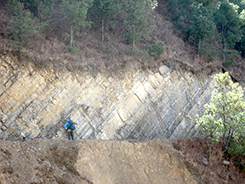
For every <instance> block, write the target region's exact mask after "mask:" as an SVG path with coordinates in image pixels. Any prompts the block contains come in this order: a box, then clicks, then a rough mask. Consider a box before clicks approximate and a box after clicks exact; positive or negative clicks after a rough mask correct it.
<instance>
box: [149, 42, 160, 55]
mask: <svg viewBox="0 0 245 184" xmlns="http://www.w3.org/2000/svg"><path fill="white" fill-rule="evenodd" d="M146 51H147V52H148V53H149V55H150V56H154V57H159V56H160V55H161V54H162V53H163V44H162V43H157V44H151V45H147V46H146Z"/></svg>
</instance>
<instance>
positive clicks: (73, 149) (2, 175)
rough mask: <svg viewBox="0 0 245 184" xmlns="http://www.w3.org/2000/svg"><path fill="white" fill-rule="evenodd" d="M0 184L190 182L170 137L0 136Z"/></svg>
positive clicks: (189, 177) (181, 158)
mask: <svg viewBox="0 0 245 184" xmlns="http://www.w3.org/2000/svg"><path fill="white" fill-rule="evenodd" d="M0 183H1V184H9V183H18V184H25V183H28V184H29V183H33V184H34V183H36V184H37V183H45V184H47V183H49V184H53V183H59V184H60V183H69V184H71V183H77V184H91V183H93V184H116V183H118V184H125V183H128V184H134V183H141V184H142V183H154V184H156V183H162V184H165V183H166V184H171V183H178V184H182V183H183V184H184V183H188V184H192V183H193V184H194V183H197V181H196V179H195V177H194V176H192V175H191V173H190V172H189V170H188V169H187V167H186V165H185V163H184V160H183V156H182V155H181V153H180V152H179V151H177V150H175V149H174V148H173V147H172V146H171V144H170V143H169V142H166V141H163V140H154V141H150V142H143V143H130V142H113V141H67V140H31V141H25V142H9V141H0Z"/></svg>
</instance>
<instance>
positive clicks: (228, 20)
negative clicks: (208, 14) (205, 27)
mask: <svg viewBox="0 0 245 184" xmlns="http://www.w3.org/2000/svg"><path fill="white" fill-rule="evenodd" d="M214 20H215V24H216V27H217V30H218V32H219V33H220V35H221V39H222V52H223V63H225V62H226V45H227V44H228V46H230V47H234V45H235V43H236V42H239V41H240V40H241V37H242V35H243V34H242V29H241V28H242V25H243V22H242V20H241V19H240V18H239V15H238V13H237V12H236V11H235V10H234V9H233V7H232V6H231V5H230V4H229V2H227V1H225V0H222V1H221V4H220V6H219V7H218V10H217V12H215V13H214Z"/></svg>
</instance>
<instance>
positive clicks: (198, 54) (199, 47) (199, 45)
mask: <svg viewBox="0 0 245 184" xmlns="http://www.w3.org/2000/svg"><path fill="white" fill-rule="evenodd" d="M201 45H202V39H201V38H199V42H198V51H197V57H198V58H199V57H200V50H201Z"/></svg>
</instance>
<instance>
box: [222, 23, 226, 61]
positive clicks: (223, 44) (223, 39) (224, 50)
mask: <svg viewBox="0 0 245 184" xmlns="http://www.w3.org/2000/svg"><path fill="white" fill-rule="evenodd" d="M224 34H225V30H224V27H223V26H222V53H223V64H224V63H225V61H226V58H225V54H226V53H225V52H226V48H225V35H224Z"/></svg>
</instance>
